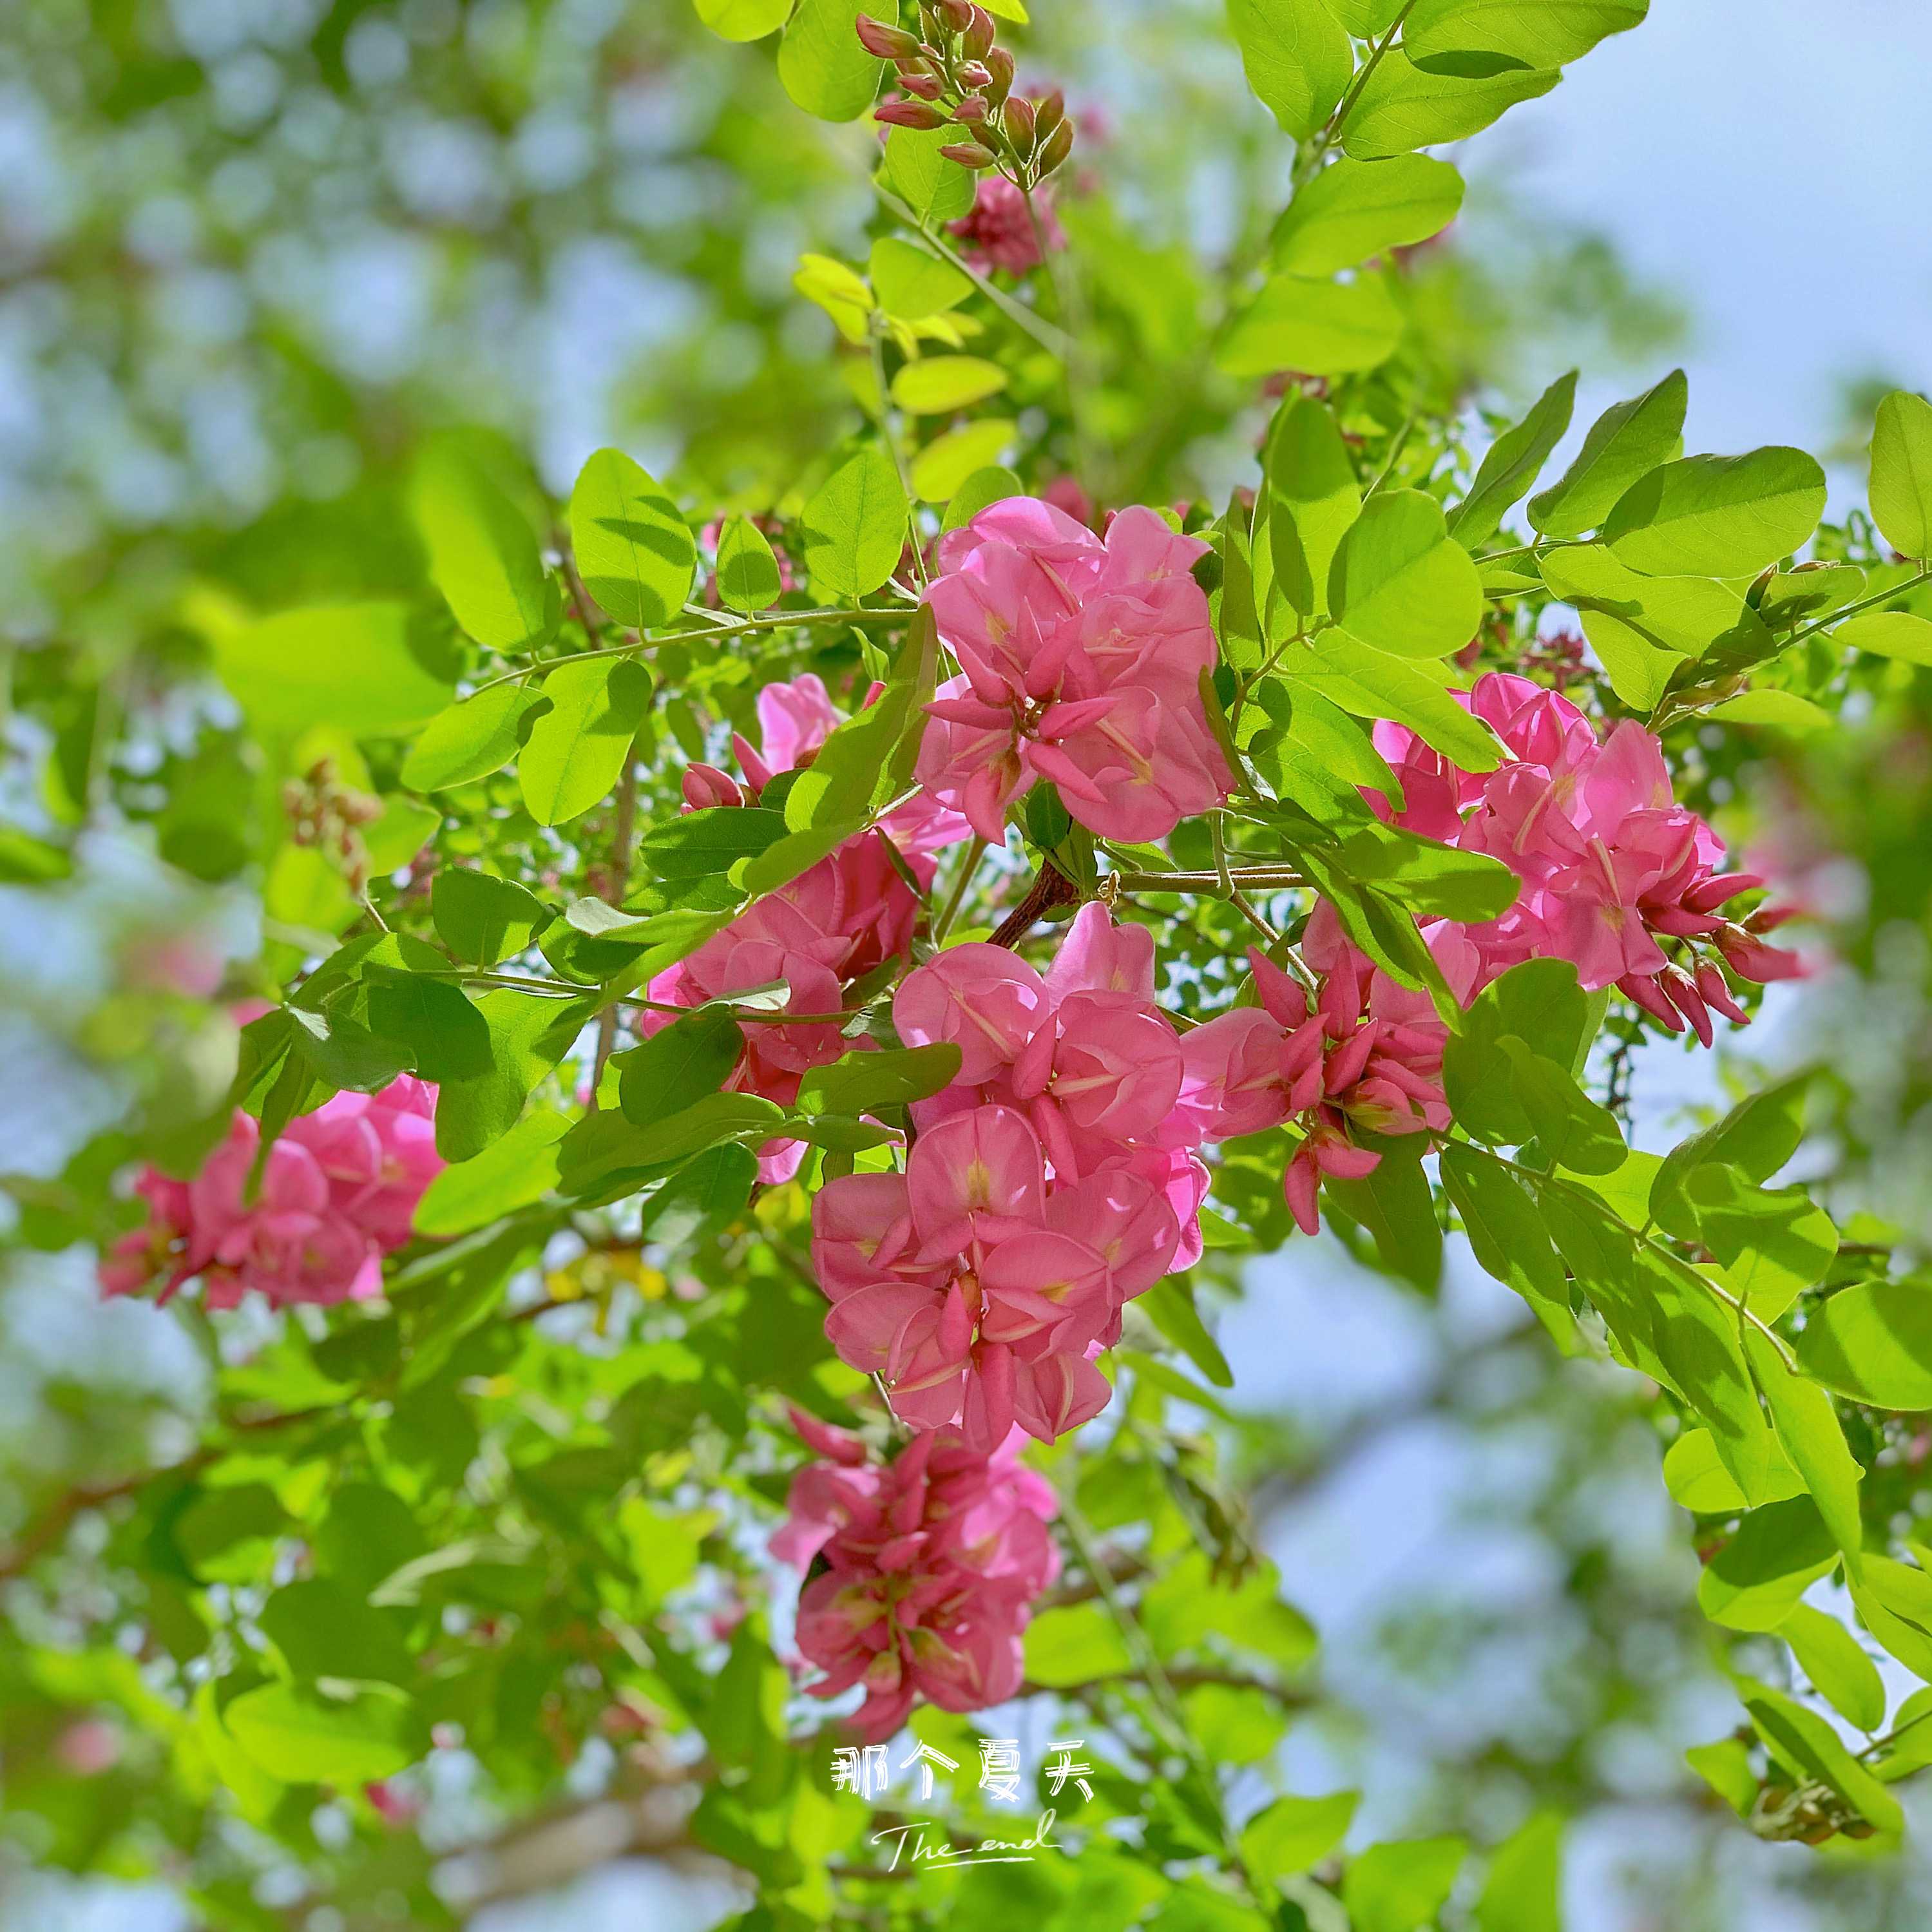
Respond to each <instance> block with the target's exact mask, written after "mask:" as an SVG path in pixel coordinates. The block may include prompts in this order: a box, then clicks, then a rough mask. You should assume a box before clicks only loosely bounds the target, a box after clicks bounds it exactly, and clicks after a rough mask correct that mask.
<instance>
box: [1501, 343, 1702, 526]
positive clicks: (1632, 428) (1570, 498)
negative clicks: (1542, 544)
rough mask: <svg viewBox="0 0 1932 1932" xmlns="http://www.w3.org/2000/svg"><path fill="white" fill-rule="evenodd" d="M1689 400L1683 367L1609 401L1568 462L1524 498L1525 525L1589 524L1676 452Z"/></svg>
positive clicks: (1603, 514) (1595, 522)
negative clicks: (1552, 479)
mask: <svg viewBox="0 0 1932 1932" xmlns="http://www.w3.org/2000/svg"><path fill="white" fill-rule="evenodd" d="M1689 400H1690V387H1689V385H1688V383H1686V382H1685V377H1684V371H1682V369H1673V370H1672V371H1671V372H1670V374H1669V375H1667V376H1666V377H1664V380H1662V381H1661V382H1660V383H1657V384H1656V385H1655V386H1653V387H1652V388H1650V389H1646V390H1645V392H1643V395H1640V396H1633V397H1632V398H1631V399H1630V401H1628V402H1625V403H1616V404H1613V405H1612V406H1611V407H1610V408H1609V409H1607V410H1605V411H1604V413H1603V414H1602V415H1601V416H1599V417H1598V419H1597V420H1596V421H1595V422H1594V423H1592V425H1590V432H1589V435H1587V436H1586V437H1584V439H1583V448H1582V449H1580V450H1578V451H1577V454H1576V456H1575V458H1574V459H1573V460H1572V461H1571V465H1570V467H1569V468H1568V469H1566V470H1565V471H1564V472H1563V474H1562V476H1560V477H1559V478H1558V479H1557V481H1556V482H1555V483H1554V484H1552V485H1551V487H1550V488H1549V489H1547V490H1544V492H1543V493H1542V494H1541V496H1532V498H1531V499H1529V520H1530V523H1531V526H1532V527H1533V528H1534V529H1538V530H1540V531H1541V532H1542V533H1543V534H1544V535H1545V536H1547V537H1575V536H1581V535H1583V532H1585V531H1586V530H1593V529H1596V528H1597V527H1598V525H1600V524H1601V523H1602V522H1603V520H1604V518H1605V517H1607V516H1608V515H1609V514H1610V511H1612V510H1613V509H1614V508H1616V503H1617V499H1619V497H1620V496H1622V494H1623V493H1624V492H1625V490H1628V488H1629V487H1631V484H1633V483H1634V482H1636V481H1637V479H1638V478H1640V477H1641V476H1646V475H1649V473H1650V472H1651V471H1652V470H1653V469H1656V468H1657V466H1658V465H1659V464H1660V463H1667V462H1668V461H1670V459H1671V458H1672V457H1673V456H1674V455H1676V452H1677V449H1678V447H1679V443H1680V440H1681V439H1682V436H1683V434H1684V412H1685V407H1686V405H1687V404H1688V401H1689Z"/></svg>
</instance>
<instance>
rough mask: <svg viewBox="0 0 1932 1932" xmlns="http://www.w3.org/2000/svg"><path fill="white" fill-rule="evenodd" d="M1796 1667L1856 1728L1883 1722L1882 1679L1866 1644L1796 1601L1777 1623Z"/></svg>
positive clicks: (1873, 1728) (1875, 1726) (1868, 1728)
mask: <svg viewBox="0 0 1932 1932" xmlns="http://www.w3.org/2000/svg"><path fill="white" fill-rule="evenodd" d="M1778 1635H1779V1636H1780V1637H1782V1638H1784V1640H1785V1642H1786V1643H1788V1644H1790V1646H1791V1649H1792V1654H1793V1655H1794V1656H1795V1657H1796V1658H1797V1659H1798V1663H1799V1668H1800V1669H1801V1670H1802V1671H1803V1672H1804V1673H1805V1676H1807V1677H1808V1678H1810V1679H1811V1682H1812V1686H1813V1688H1814V1689H1815V1690H1817V1691H1818V1693H1819V1694H1820V1696H1822V1697H1826V1698H1827V1699H1829V1700H1830V1702H1831V1704H1832V1708H1833V1709H1835V1710H1837V1711H1839V1712H1842V1713H1843V1715H1845V1716H1846V1717H1847V1718H1849V1719H1850V1720H1851V1721H1852V1723H1853V1724H1855V1725H1857V1726H1858V1729H1859V1730H1861V1731H1864V1732H1867V1733H1870V1732H1873V1731H1876V1730H1879V1727H1881V1726H1882V1724H1884V1722H1885V1683H1884V1680H1883V1679H1882V1678H1881V1677H1880V1676H1879V1674H1878V1666H1877V1665H1876V1664H1874V1663H1873V1661H1871V1659H1870V1657H1868V1656H1867V1655H1866V1653H1865V1649H1864V1646H1863V1645H1862V1644H1861V1643H1859V1642H1858V1639H1857V1638H1856V1637H1854V1636H1853V1635H1852V1633H1851V1632H1850V1631H1849V1630H1847V1629H1846V1627H1845V1626H1844V1625H1843V1624H1842V1623H1841V1622H1839V1621H1838V1619H1837V1618H1836V1617H1834V1616H1826V1613H1824V1612H1823V1610H1814V1609H1813V1608H1812V1607H1811V1605H1810V1604H1799V1606H1798V1607H1797V1608H1796V1610H1793V1612H1792V1613H1791V1614H1790V1616H1788V1617H1787V1618H1786V1619H1785V1620H1784V1622H1782V1623H1781V1624H1780V1625H1778Z"/></svg>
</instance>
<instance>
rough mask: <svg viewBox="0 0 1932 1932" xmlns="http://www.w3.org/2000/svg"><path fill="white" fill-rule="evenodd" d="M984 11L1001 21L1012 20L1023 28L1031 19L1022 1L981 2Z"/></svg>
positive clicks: (999, 0) (985, 0)
mask: <svg viewBox="0 0 1932 1932" xmlns="http://www.w3.org/2000/svg"><path fill="white" fill-rule="evenodd" d="M981 5H983V6H984V7H985V8H986V11H987V12H988V13H992V14H993V15H995V16H996V17H998V18H999V19H1000V20H1012V21H1014V22H1016V23H1017V24H1018V25H1019V26H1022V27H1024V26H1025V25H1026V24H1027V23H1028V21H1029V20H1031V19H1032V18H1033V16H1032V15H1031V13H1028V11H1027V10H1026V8H1025V6H1024V5H1022V0H981Z"/></svg>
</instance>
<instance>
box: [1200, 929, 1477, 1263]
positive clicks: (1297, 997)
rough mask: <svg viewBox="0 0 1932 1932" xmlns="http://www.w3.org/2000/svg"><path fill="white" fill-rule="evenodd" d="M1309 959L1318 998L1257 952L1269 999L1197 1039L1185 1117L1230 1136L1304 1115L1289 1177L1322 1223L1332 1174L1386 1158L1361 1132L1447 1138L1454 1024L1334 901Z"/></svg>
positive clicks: (1301, 1213) (1307, 1221) (1308, 1214)
mask: <svg viewBox="0 0 1932 1932" xmlns="http://www.w3.org/2000/svg"><path fill="white" fill-rule="evenodd" d="M1301 951H1302V956H1303V958H1304V960H1305V961H1306V962H1307V964H1308V965H1310V966H1311V967H1312V968H1314V969H1315V970H1316V972H1317V973H1318V974H1319V975H1320V979H1319V986H1317V988H1316V990H1315V992H1314V993H1313V997H1312V998H1311V997H1310V992H1309V990H1308V989H1305V988H1304V987H1303V986H1301V985H1300V984H1299V983H1298V982H1296V981H1295V980H1292V979H1291V978H1290V977H1289V975H1288V974H1286V973H1284V972H1283V971H1282V969H1281V968H1280V967H1279V966H1277V965H1275V964H1274V962H1272V961H1271V960H1270V959H1267V958H1265V956H1263V955H1262V953H1259V952H1256V951H1253V950H1250V953H1249V954H1248V958H1249V960H1250V962H1251V964H1252V965H1253V968H1254V974H1255V989H1256V992H1258V993H1259V995H1260V997H1261V1004H1260V1005H1259V1007H1236V1008H1235V1010H1233V1011H1232V1012H1231V1013H1223V1014H1222V1015H1220V1016H1219V1018H1217V1019H1211V1020H1210V1021H1209V1022H1208V1023H1207V1025H1205V1026H1202V1027H1197V1028H1196V1029H1195V1030H1194V1031H1193V1032H1192V1033H1190V1034H1189V1035H1188V1036H1187V1041H1186V1043H1185V1045H1184V1049H1183V1054H1184V1059H1185V1061H1186V1065H1187V1082H1186V1085H1185V1086H1184V1088H1183V1090H1182V1093H1181V1113H1182V1114H1183V1115H1184V1116H1185V1117H1186V1118H1187V1120H1188V1121H1190V1123H1191V1124H1192V1125H1193V1127H1194V1129H1195V1130H1196V1133H1198V1134H1199V1136H1200V1137H1201V1138H1202V1139H1207V1140H1226V1139H1230V1138H1232V1137H1233V1136H1236V1135H1240V1134H1254V1133H1262V1132H1263V1131H1265V1130H1266V1129H1268V1128H1270V1127H1280V1126H1281V1125H1283V1124H1284V1123H1285V1122H1287V1121H1298V1123H1299V1124H1300V1126H1301V1130H1302V1133H1303V1136H1304V1138H1303V1140H1302V1143H1301V1146H1300V1147H1299V1148H1297V1149H1296V1151H1295V1156H1294V1158H1293V1159H1292V1160H1290V1161H1289V1165H1288V1169H1287V1172H1286V1174H1285V1175H1283V1181H1282V1187H1283V1193H1284V1194H1285V1195H1286V1196H1287V1199H1288V1205H1289V1208H1291V1209H1292V1211H1293V1212H1294V1215H1295V1222H1296V1223H1297V1225H1298V1226H1299V1227H1301V1229H1302V1230H1303V1232H1304V1233H1307V1234H1310V1235H1312V1234H1313V1233H1314V1232H1316V1229H1317V1228H1318V1227H1319V1225H1320V1221H1319V1217H1318V1215H1317V1214H1316V1192H1317V1190H1319V1187H1320V1186H1321V1183H1322V1177H1323V1176H1324V1175H1335V1176H1337V1177H1338V1178H1343V1179H1356V1178H1360V1177H1361V1175H1365V1174H1368V1173H1371V1172H1373V1170H1374V1169H1375V1167H1376V1163H1378V1162H1379V1160H1381V1158H1382V1156H1381V1155H1380V1154H1379V1153H1377V1152H1376V1151H1375V1150H1373V1148H1364V1147H1362V1146H1360V1145H1358V1144H1357V1143H1356V1142H1355V1139H1353V1138H1352V1133H1351V1130H1352V1129H1355V1128H1364V1129H1367V1130H1368V1131H1370V1132H1371V1133H1376V1134H1384V1135H1398V1134H1413V1133H1424V1132H1429V1133H1442V1132H1444V1131H1445V1130H1446V1129H1447V1128H1448V1125H1449V1104H1448V1101H1447V1100H1445V1098H1444V1097H1443V1093H1442V1050H1443V1048H1444V1046H1445V1045H1446V1044H1447V1043H1448V1037H1449V1033H1448V1028H1446V1027H1445V1025H1443V1024H1442V1021H1441V1020H1440V1019H1438V1018H1437V1016H1436V1010H1435V1008H1434V1007H1433V1005H1432V1004H1430V998H1429V996H1428V995H1427V994H1426V993H1418V992H1410V991H1409V989H1407V988H1406V987H1403V986H1397V984H1396V983H1395V982H1394V980H1391V978H1390V977H1388V974H1386V973H1385V972H1383V971H1382V970H1381V968H1379V967H1377V966H1376V965H1374V964H1373V962H1371V961H1370V960H1369V959H1367V957H1366V956H1364V954H1363V953H1360V952H1358V950H1356V949H1355V947H1353V946H1352V945H1351V944H1349V941H1348V939H1347V938H1346V937H1345V936H1344V935H1343V932H1342V929H1341V922H1340V920H1339V919H1337V917H1336V916H1335V911H1334V907H1332V906H1330V905H1329V904H1327V903H1326V902H1324V903H1323V904H1321V905H1319V906H1318V907H1316V911H1315V913H1314V916H1313V918H1311V919H1310V921H1309V924H1308V930H1307V933H1306V935H1304V939H1303V942H1302V948H1301Z"/></svg>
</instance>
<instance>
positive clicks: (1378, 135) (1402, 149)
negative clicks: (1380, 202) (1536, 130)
mask: <svg viewBox="0 0 1932 1932" xmlns="http://www.w3.org/2000/svg"><path fill="white" fill-rule="evenodd" d="M1561 79H1562V75H1561V74H1559V72H1558V71H1556V69H1555V68H1507V69H1505V70H1504V71H1502V72H1499V73H1496V74H1483V75H1473V76H1472V75H1466V74H1431V73H1427V72H1425V71H1424V70H1423V69H1422V68H1419V67H1415V66H1413V65H1411V63H1410V62H1409V57H1408V56H1407V55H1406V54H1403V53H1402V52H1400V51H1397V52H1394V53H1390V54H1387V55H1384V56H1383V58H1382V65H1380V66H1379V67H1378V68H1376V71H1375V72H1374V73H1373V74H1372V75H1370V77H1369V80H1368V83H1367V85H1366V86H1364V88H1363V89H1362V92H1361V95H1359V96H1358V98H1357V100H1356V102H1355V106H1354V107H1352V108H1351V109H1350V110H1349V118H1348V119H1347V120H1346V121H1345V122H1344V123H1343V134H1342V148H1343V152H1344V153H1345V154H1352V155H1353V156H1354V157H1355V159H1356V160H1361V161H1372V160H1379V159H1380V158H1381V157H1383V156H1385V155H1388V154H1409V153H1411V152H1412V151H1413V150H1415V148H1433V147H1434V146H1435V145H1436V144H1437V143H1438V142H1442V141H1460V140H1462V139H1464V138H1465V137H1466V136H1468V135H1471V134H1475V133H1481V130H1483V129H1484V128H1485V127H1488V126H1489V125H1490V123H1491V122H1492V121H1496V120H1499V119H1500V118H1502V115H1504V114H1505V113H1508V111H1509V110H1510V109H1511V108H1512V107H1515V106H1516V104H1517V102H1518V101H1533V100H1535V98H1536V97H1537V96H1538V95H1540V94H1547V93H1548V92H1550V89H1552V88H1553V87H1554V86H1556V83H1557V82H1558V81H1559V80H1561Z"/></svg>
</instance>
